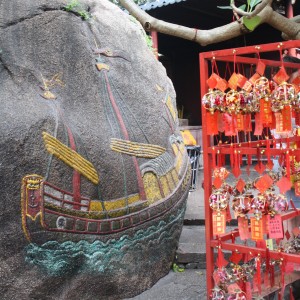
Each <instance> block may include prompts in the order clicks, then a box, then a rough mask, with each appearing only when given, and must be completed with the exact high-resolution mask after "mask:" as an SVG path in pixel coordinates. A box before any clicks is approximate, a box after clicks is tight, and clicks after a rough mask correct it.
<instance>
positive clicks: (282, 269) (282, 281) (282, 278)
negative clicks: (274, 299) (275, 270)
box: [278, 261, 285, 300]
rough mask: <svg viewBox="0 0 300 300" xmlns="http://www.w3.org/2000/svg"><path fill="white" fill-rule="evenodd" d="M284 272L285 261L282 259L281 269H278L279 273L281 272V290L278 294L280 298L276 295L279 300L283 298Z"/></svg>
mask: <svg viewBox="0 0 300 300" xmlns="http://www.w3.org/2000/svg"><path fill="white" fill-rule="evenodd" d="M284 272H285V262H284V261H282V265H281V270H280V273H281V291H280V292H279V295H280V298H279V297H278V299H279V300H282V299H283V298H284V290H285V282H284ZM279 295H278V296H279Z"/></svg>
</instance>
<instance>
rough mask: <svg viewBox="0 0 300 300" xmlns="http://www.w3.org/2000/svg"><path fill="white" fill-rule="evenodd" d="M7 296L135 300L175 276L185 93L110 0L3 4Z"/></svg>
mask: <svg viewBox="0 0 300 300" xmlns="http://www.w3.org/2000/svg"><path fill="white" fill-rule="evenodd" d="M0 49H1V50H0V51H1V54H0V91H1V93H0V133H1V135H0V136H1V139H0V190H1V197H0V203H1V210H0V228H1V230H0V295H1V299H4V300H8V299H106V300H107V299H124V298H126V297H131V296H134V295H137V294H139V293H141V292H142V291H144V290H146V289H148V288H149V287H151V286H152V285H153V284H154V283H155V282H156V281H157V280H158V279H159V278H161V277H163V276H164V275H165V274H167V273H168V271H169V268H170V266H171V264H172V261H173V258H174V254H175V250H176V247H177V245H178V239H179V236H180V232H181V228H182V221H183V215H184V210H185V200H186V197H187V192H188V188H189V178H190V171H189V160H188V157H187V155H186V152H185V149H184V145H183V142H182V139H181V137H180V134H179V131H178V119H177V112H176V102H175V92H174V88H173V86H172V83H171V81H170V80H169V78H168V77H167V75H166V72H165V69H164V68H163V66H162V65H161V64H160V63H159V62H158V61H157V60H156V59H155V56H154V55H153V53H152V52H151V50H149V48H148V47H147V44H146V40H145V33H144V32H143V30H142V29H141V27H140V26H139V25H138V23H137V22H136V21H135V20H134V19H132V18H131V17H130V16H129V15H128V14H126V13H125V12H123V11H122V10H121V9H119V8H118V7H117V6H115V5H113V4H112V3H110V2H108V1H106V0H98V1H81V3H80V4H79V3H77V2H75V1H73V2H72V5H70V4H68V3H67V2H65V1H59V0H52V1H46V0H11V1H8V0H4V1H1V2H0Z"/></svg>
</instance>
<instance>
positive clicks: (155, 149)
mask: <svg viewBox="0 0 300 300" xmlns="http://www.w3.org/2000/svg"><path fill="white" fill-rule="evenodd" d="M110 148H111V149H112V150H114V151H117V152H120V153H124V154H128V155H132V156H136V157H144V158H156V157H158V156H160V155H162V154H163V153H165V152H166V149H165V148H163V147H161V146H158V145H153V144H142V143H137V142H131V141H126V140H121V139H116V138H112V139H111V142H110Z"/></svg>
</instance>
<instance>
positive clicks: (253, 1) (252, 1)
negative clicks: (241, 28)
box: [248, 0, 262, 10]
mask: <svg viewBox="0 0 300 300" xmlns="http://www.w3.org/2000/svg"><path fill="white" fill-rule="evenodd" d="M261 1H262V0H250V4H248V5H249V6H250V8H251V10H252V8H253V7H255V6H256V5H257V4H259V3H260V2H261Z"/></svg>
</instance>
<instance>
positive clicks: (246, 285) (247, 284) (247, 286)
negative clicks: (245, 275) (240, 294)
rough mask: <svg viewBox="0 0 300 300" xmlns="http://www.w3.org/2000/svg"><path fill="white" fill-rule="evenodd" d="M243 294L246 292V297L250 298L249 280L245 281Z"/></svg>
mask: <svg viewBox="0 0 300 300" xmlns="http://www.w3.org/2000/svg"><path fill="white" fill-rule="evenodd" d="M245 294H246V299H252V289H251V284H250V282H246V283H245Z"/></svg>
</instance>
